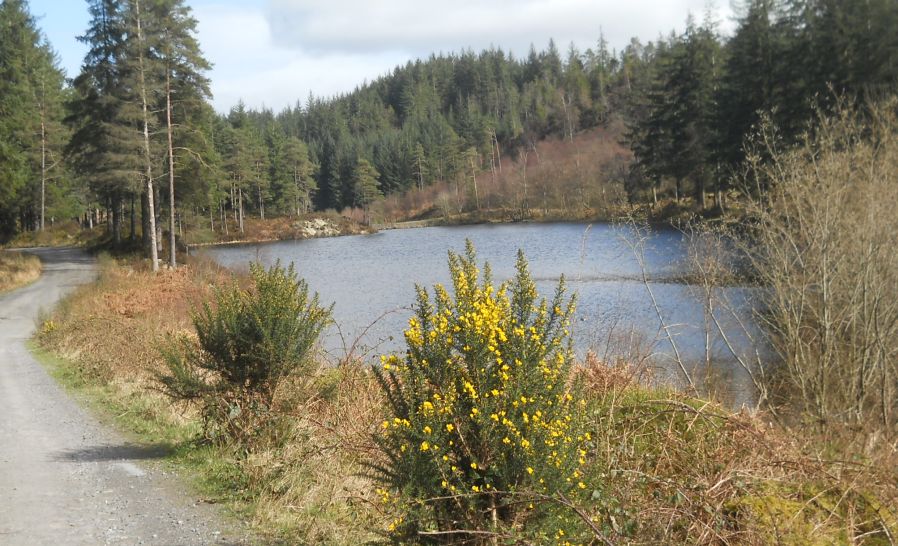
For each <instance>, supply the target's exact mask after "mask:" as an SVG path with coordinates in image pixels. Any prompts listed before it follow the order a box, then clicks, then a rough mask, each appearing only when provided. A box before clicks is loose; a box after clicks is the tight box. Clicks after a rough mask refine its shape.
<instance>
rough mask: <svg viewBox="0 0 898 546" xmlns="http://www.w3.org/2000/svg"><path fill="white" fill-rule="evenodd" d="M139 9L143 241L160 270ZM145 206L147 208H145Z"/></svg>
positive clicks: (155, 269)
mask: <svg viewBox="0 0 898 546" xmlns="http://www.w3.org/2000/svg"><path fill="white" fill-rule="evenodd" d="M134 4H135V9H136V10H137V41H138V50H139V52H140V53H139V55H138V69H139V72H140V99H141V103H142V106H143V154H144V161H145V162H146V168H145V171H144V176H146V193H145V194H144V195H143V196H141V211H142V212H143V243H144V245H145V246H149V251H150V262H151V263H152V267H153V271H154V272H156V271H159V252H158V246H157V244H158V243H157V241H156V203H155V191H154V189H153V160H152V157H151V155H150V127H149V117H150V116H149V108H148V107H147V85H146V75H145V74H146V70H145V67H144V58H143V31H142V29H141V13H140V0H135V2H134ZM144 207H145V208H144Z"/></svg>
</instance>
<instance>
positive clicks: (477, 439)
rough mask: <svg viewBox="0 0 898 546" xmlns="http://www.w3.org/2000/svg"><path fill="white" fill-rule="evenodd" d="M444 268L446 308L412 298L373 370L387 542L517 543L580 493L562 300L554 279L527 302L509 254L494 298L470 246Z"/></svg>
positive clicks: (526, 278) (525, 285) (568, 302)
mask: <svg viewBox="0 0 898 546" xmlns="http://www.w3.org/2000/svg"><path fill="white" fill-rule="evenodd" d="M449 269H450V273H451V277H452V285H453V289H454V297H453V296H452V295H450V293H449V292H448V291H447V290H446V289H445V288H444V287H442V286H440V285H436V286H435V287H434V289H433V296H432V297H431V295H430V294H429V293H428V292H427V290H425V289H423V288H420V287H419V288H418V298H417V305H416V307H415V315H414V316H413V317H412V318H411V319H410V320H409V327H408V330H406V332H405V340H406V344H407V352H406V355H405V356H404V357H400V356H398V355H395V354H394V355H389V356H384V357H382V366H381V368H378V369H376V370H375V373H376V374H377V376H378V378H379V381H380V383H381V386H382V388H383V389H384V392H385V394H386V398H387V400H388V401H389V410H390V414H389V415H388V416H387V417H386V419H385V420H384V421H383V423H382V426H381V430H380V431H379V434H378V436H377V442H378V444H379V446H380V447H381V449H382V450H383V452H384V453H385V455H386V461H387V462H386V463H385V464H383V465H380V466H378V467H377V468H376V470H377V474H378V477H379V478H380V480H381V482H382V484H383V487H384V489H383V491H384V492H385V493H386V492H387V491H393V494H392V495H386V496H385V497H384V498H386V499H388V502H390V503H398V505H399V509H400V510H401V511H402V512H404V513H403V517H402V523H401V525H400V524H398V523H396V522H394V525H393V526H392V529H391V531H393V532H394V533H396V534H398V535H402V536H404V537H405V538H413V537H416V538H420V537H421V536H427V535H426V533H429V532H446V531H451V532H453V533H457V535H455V536H456V538H459V539H464V540H468V539H473V538H474V537H475V536H481V537H482V536H483V535H480V534H475V533H472V534H471V535H470V536H469V537H467V538H465V537H464V536H463V535H464V534H465V533H466V532H467V531H483V530H489V531H491V532H494V533H499V534H503V535H509V534H515V535H517V534H519V533H522V532H525V524H526V523H528V522H534V521H538V520H546V519H547V518H549V519H551V518H550V517H549V514H550V512H552V510H553V509H551V508H546V507H549V506H552V505H553V503H552V502H551V499H552V498H560V496H564V495H571V494H577V493H578V492H581V491H582V490H584V489H586V488H587V485H586V483H585V478H584V477H583V474H582V466H583V465H584V464H585V455H586V451H585V448H584V445H585V444H587V443H588V442H589V440H590V438H589V434H588V433H587V432H585V429H583V428H582V425H581V422H582V421H581V419H580V413H581V411H582V406H583V402H582V401H580V400H579V399H577V397H576V396H575V394H574V393H573V392H571V389H570V385H569V376H570V367H571V362H572V357H573V355H572V349H571V341H570V331H569V327H570V318H571V314H572V313H573V309H574V299H573V298H570V299H567V298H566V297H565V286H564V279H562V280H561V281H560V282H559V285H558V287H557V289H556V292H555V296H554V298H553V300H552V302H551V303H550V302H547V301H546V300H544V299H543V300H540V301H537V293H536V286H535V283H534V282H533V279H532V278H531V276H530V274H529V271H528V267H527V262H526V260H525V259H524V256H523V253H520V252H519V253H518V261H517V274H516V275H515V277H514V278H513V279H512V280H511V281H510V282H507V283H504V284H502V285H501V286H500V287H499V288H498V289H497V288H495V287H494V285H493V283H492V279H491V275H490V271H489V266H488V265H487V266H486V267H485V272H484V274H483V277H482V280H481V278H480V272H479V271H478V268H477V265H476V255H475V251H474V248H473V245H472V244H471V243H470V242H468V245H467V252H466V255H465V256H459V255H456V254H453V253H450V254H449ZM534 500H542V501H548V502H534ZM562 523H563V522H562ZM552 525H553V526H554V527H553V528H554V529H555V530H557V529H558V528H559V527H558V525H559V521H558V520H557V518H556V519H555V520H554V522H553V524H552ZM536 527H542V526H541V525H540V526H536ZM531 528H533V526H531ZM422 533H424V534H422ZM554 533H555V531H553V535H551V536H552V538H555V536H554Z"/></svg>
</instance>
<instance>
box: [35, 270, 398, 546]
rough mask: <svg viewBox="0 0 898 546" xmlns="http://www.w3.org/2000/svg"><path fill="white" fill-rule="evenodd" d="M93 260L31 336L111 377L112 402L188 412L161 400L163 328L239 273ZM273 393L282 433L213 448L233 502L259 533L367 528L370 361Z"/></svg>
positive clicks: (329, 534) (176, 328) (372, 523)
mask: <svg viewBox="0 0 898 546" xmlns="http://www.w3.org/2000/svg"><path fill="white" fill-rule="evenodd" d="M100 262H101V264H100V270H101V273H100V278H99V280H98V282H97V283H96V284H94V285H89V286H85V287H82V288H80V289H78V290H77V291H76V292H75V293H74V294H73V295H72V296H70V297H69V298H68V299H67V300H65V302H64V303H63V304H62V305H61V306H60V307H59V309H58V310H57V311H56V312H55V314H54V315H53V316H52V317H51V318H48V319H47V321H46V322H45V323H44V326H43V328H42V330H41V332H40V334H39V341H40V342H41V344H42V345H43V346H44V347H46V348H49V349H51V350H52V351H53V352H54V353H56V354H58V355H60V356H62V357H63V358H64V359H65V360H66V361H69V362H71V363H72V364H73V365H74V366H77V368H78V370H77V371H78V374H79V375H80V376H82V377H84V378H85V380H86V381H88V382H91V383H101V384H105V385H107V386H109V387H111V388H112V389H114V390H115V391H116V392H117V393H118V394H119V396H120V399H121V400H122V403H123V404H131V403H135V402H136V401H137V400H138V399H139V400H140V404H141V406H142V407H147V406H148V407H149V408H151V411H150V413H152V414H153V415H152V418H153V419H156V420H159V421H161V422H164V423H167V424H169V425H171V424H175V425H177V424H181V425H186V424H189V423H190V422H195V421H196V419H197V418H198V416H197V415H196V412H195V411H194V410H193V409H192V408H185V407H181V406H176V405H172V403H171V402H170V400H169V399H167V398H165V397H164V396H163V395H162V394H161V393H160V392H159V386H160V385H159V384H158V383H157V380H156V374H157V373H159V372H160V371H162V370H163V369H164V366H165V364H164V360H163V358H162V355H161V353H160V348H161V347H163V346H164V344H166V343H167V338H168V336H171V335H176V334H183V333H189V332H192V324H191V321H190V311H191V310H192V309H193V308H195V307H196V306H197V305H199V304H200V303H201V302H203V301H206V300H209V299H210V297H211V294H212V291H213V290H214V287H215V286H222V285H223V284H226V283H231V282H244V281H245V279H243V278H240V277H235V276H234V274H233V273H231V272H229V271H226V270H223V269H221V268H219V267H218V266H216V265H215V264H213V263H210V262H207V261H203V260H191V261H190V262H189V263H188V265H187V266H185V267H181V268H180V269H178V270H175V271H170V270H163V271H161V272H159V273H158V274H156V275H154V274H152V273H151V272H149V271H147V270H146V268H145V266H144V265H135V264H139V263H141V262H134V263H131V262H116V261H114V260H112V259H110V258H103V259H101V260H100ZM276 404H277V406H278V407H279V408H280V410H281V411H283V412H285V413H287V414H288V415H289V416H290V417H291V418H290V419H289V427H288V430H287V431H285V432H283V435H284V436H286V437H287V441H286V442H284V443H283V445H271V446H265V445H260V446H255V448H254V449H253V450H252V452H251V454H250V455H249V456H248V457H246V458H243V459H241V458H240V457H234V456H233V455H232V454H229V453H227V450H224V451H222V453H220V454H218V455H215V456H216V457H221V459H222V460H225V461H230V462H229V463H228V464H232V465H234V466H235V467H236V469H237V471H238V472H239V474H240V475H241V479H240V481H241V486H244V485H245V487H246V491H243V492H242V493H237V490H238V489H239V487H238V486H237V485H236V484H235V485H233V486H231V487H230V488H231V489H234V491H235V493H234V494H235V495H236V496H238V497H240V501H239V502H247V499H250V500H249V503H250V512H251V515H250V519H251V520H252V521H253V522H254V523H255V524H256V525H257V527H258V528H259V529H260V530H261V531H262V532H263V533H270V534H273V535H275V536H291V537H297V536H302V537H307V539H306V542H304V543H308V544H319V543H329V544H355V543H360V542H363V541H368V540H371V539H373V538H376V534H375V533H376V531H377V529H379V528H381V525H380V523H379V522H380V521H382V520H385V519H386V518H383V517H380V515H379V514H380V511H379V510H378V508H377V505H376V504H375V503H374V502H373V497H374V495H373V486H372V484H371V483H370V481H369V480H368V479H367V478H366V477H365V475H366V473H367V467H366V462H368V461H370V460H371V457H372V456H373V455H372V454H373V452H374V446H373V444H372V443H371V442H370V437H371V436H370V432H371V431H372V430H374V426H375V423H376V422H377V420H378V417H379V416H380V399H379V394H378V390H377V388H376V385H374V381H373V378H372V377H371V375H370V373H369V372H367V371H366V370H365V369H363V368H362V367H360V366H359V365H354V364H349V363H344V364H343V365H341V367H339V368H336V369H334V368H322V369H321V370H319V371H318V372H317V373H316V374H315V375H314V376H312V377H301V378H297V379H296V380H295V381H293V382H291V383H290V384H288V385H286V386H285V387H283V388H282V389H281V390H280V391H279V392H278V395H277V400H276ZM225 488H228V487H227V486H225ZM243 509H245V507H243Z"/></svg>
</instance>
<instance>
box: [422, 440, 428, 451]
mask: <svg viewBox="0 0 898 546" xmlns="http://www.w3.org/2000/svg"><path fill="white" fill-rule="evenodd" d="M428 449H430V443H428V442H427V441H424V442H421V451H427V450H428Z"/></svg>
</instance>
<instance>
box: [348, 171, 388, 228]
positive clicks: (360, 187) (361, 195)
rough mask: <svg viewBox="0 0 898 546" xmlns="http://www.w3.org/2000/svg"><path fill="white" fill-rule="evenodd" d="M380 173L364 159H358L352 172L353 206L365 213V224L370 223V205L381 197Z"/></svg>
mask: <svg viewBox="0 0 898 546" xmlns="http://www.w3.org/2000/svg"><path fill="white" fill-rule="evenodd" d="M379 176H380V173H378V172H377V170H376V169H375V168H374V166H373V165H371V163H369V162H368V160H366V159H359V160H358V161H357V162H356V166H355V169H354V170H353V176H352V181H353V193H354V195H355V205H356V206H358V207H362V209H363V210H364V211H365V223H370V221H371V218H370V207H371V204H372V203H374V202H375V201H377V200H378V199H380V198H382V197H383V193H382V192H381V191H380V187H379V184H378V177H379Z"/></svg>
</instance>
